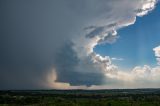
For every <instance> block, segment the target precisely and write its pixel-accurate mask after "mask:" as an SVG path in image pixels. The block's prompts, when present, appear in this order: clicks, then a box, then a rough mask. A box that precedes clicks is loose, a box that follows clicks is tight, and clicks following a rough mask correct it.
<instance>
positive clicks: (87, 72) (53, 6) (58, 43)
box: [0, 0, 159, 89]
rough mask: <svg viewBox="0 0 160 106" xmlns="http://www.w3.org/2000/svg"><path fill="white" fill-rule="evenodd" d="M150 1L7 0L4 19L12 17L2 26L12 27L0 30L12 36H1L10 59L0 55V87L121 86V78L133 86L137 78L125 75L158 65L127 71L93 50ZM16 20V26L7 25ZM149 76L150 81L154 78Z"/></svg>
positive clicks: (150, 7)
mask: <svg viewBox="0 0 160 106" xmlns="http://www.w3.org/2000/svg"><path fill="white" fill-rule="evenodd" d="M156 3H157V0H58V1H56V0H53V1H50V0H46V1H45V3H44V1H43V0H39V1H36V0H35V1H30V2H25V1H21V0H16V1H13V3H12V4H9V6H10V7H11V9H10V10H8V11H10V13H8V15H7V16H6V17H7V18H6V20H7V19H9V18H8V16H9V17H13V18H11V19H10V20H9V21H8V20H7V21H5V22H6V23H8V27H9V28H8V27H7V28H8V29H12V30H10V33H11V34H8V32H5V30H4V33H2V32H1V33H2V34H1V35H7V36H10V35H13V36H16V38H15V39H9V40H8V41H7V42H11V46H8V45H7V48H8V49H7V50H8V52H10V53H12V52H13V51H14V52H13V53H12V55H9V56H11V58H10V59H9V61H10V60H11V59H12V61H11V63H10V64H7V62H5V61H3V58H4V56H6V57H8V55H7V54H5V53H4V54H3V53H2V55H0V57H3V58H2V60H0V63H3V64H2V65H3V67H0V68H1V74H0V84H1V85H2V86H3V87H2V88H3V89H6V88H22V86H23V88H27V87H28V88H30V87H31V88H40V87H41V88H66V89H69V88H71V89H72V88H79V87H82V88H91V89H93V88H99V86H101V85H104V87H105V88H111V87H112V88H113V87H120V86H121V87H123V85H121V83H122V82H124V84H126V86H133V87H135V86H138V84H137V85H136V84H132V85H130V82H128V81H127V80H126V79H127V78H129V79H130V81H133V82H134V81H135V79H136V78H137V77H136V76H138V75H137V74H139V77H138V78H141V79H146V78H143V77H141V74H142V75H143V73H145V72H150V71H151V70H153V71H151V72H150V73H151V77H150V80H151V79H152V78H153V77H152V76H156V77H157V75H158V74H155V73H158V72H159V71H158V70H159V68H158V66H157V67H155V68H148V67H149V66H148V67H146V66H145V67H138V68H135V69H134V71H133V72H132V71H131V72H123V71H120V70H119V69H118V67H117V66H116V65H114V64H113V63H112V58H111V57H109V56H105V57H103V56H101V55H99V54H97V53H95V52H94V47H95V46H96V45H100V44H103V43H114V42H116V40H117V39H118V38H119V36H118V35H117V30H118V29H120V28H123V27H126V26H128V25H132V24H134V23H135V21H136V17H137V16H143V15H146V14H147V13H148V12H150V11H152V10H153V9H154V8H155V4H156ZM6 4H7V3H6V2H5V3H2V4H0V5H4V6H2V7H3V8H4V9H2V10H6V9H8V6H6V7H5V5H6ZM34 4H36V5H34ZM35 6H37V8H35ZM28 7H29V8H28ZM2 10H0V11H2ZM2 13H3V15H4V16H5V15H6V14H4V12H2ZM26 17H27V18H26ZM24 20H25V21H24ZM2 23H4V22H3V19H2ZM6 23H5V24H6ZM17 23H18V26H17V27H14V28H13V26H15V25H17ZM10 24H11V25H10ZM2 25H3V24H2ZM22 26H23V27H22ZM7 28H6V30H7ZM33 28H35V30H34V31H33ZM26 29H27V30H26ZM24 38H25V39H24ZM19 39H21V40H19ZM28 42H29V43H28ZM2 43H3V42H2ZM12 43H13V45H12ZM0 46H1V45H0ZM2 48H4V47H2ZM21 50H22V51H21ZM24 51H29V52H27V53H26V52H24ZM156 51H157V49H156ZM156 53H157V52H156ZM28 57H30V58H31V59H30V58H28ZM157 59H158V60H159V56H157ZM13 60H14V61H15V62H14V61H13ZM12 62H13V63H12ZM17 64H18V65H17ZM8 66H9V67H10V68H12V67H13V68H12V69H10V68H8ZM26 67H27V68H26ZM52 67H53V70H54V72H53V70H51V68H52ZM140 70H141V71H140ZM142 70H143V71H142ZM149 70H150V71H149ZM147 75H148V73H147ZM6 76H8V77H6ZM17 76H18V77H17ZM148 76H150V75H148ZM125 78H126V79H125ZM157 78H158V77H157ZM19 79H21V80H19ZM152 81H154V82H156V81H157V79H154V80H152ZM119 82H120V83H119ZM156 83H157V82H156ZM127 84H128V85H127ZM98 85H99V86H98ZM76 86H77V87H76ZM88 86H90V87H88ZM101 87H102V86H101Z"/></svg>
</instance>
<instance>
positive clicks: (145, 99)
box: [0, 89, 160, 106]
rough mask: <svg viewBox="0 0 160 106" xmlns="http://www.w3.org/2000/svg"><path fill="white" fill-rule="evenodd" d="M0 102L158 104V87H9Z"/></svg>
mask: <svg viewBox="0 0 160 106" xmlns="http://www.w3.org/2000/svg"><path fill="white" fill-rule="evenodd" d="M0 106H160V89H113V90H8V91H0Z"/></svg>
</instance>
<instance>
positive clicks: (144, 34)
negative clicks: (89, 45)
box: [94, 5, 160, 69]
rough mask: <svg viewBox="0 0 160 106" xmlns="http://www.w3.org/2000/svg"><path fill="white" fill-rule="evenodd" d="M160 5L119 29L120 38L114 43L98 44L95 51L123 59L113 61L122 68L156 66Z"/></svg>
mask: <svg viewBox="0 0 160 106" xmlns="http://www.w3.org/2000/svg"><path fill="white" fill-rule="evenodd" d="M159 19H160V5H157V7H156V9H155V10H154V11H152V12H151V13H150V14H148V15H146V16H143V17H137V20H136V23H135V24H133V25H131V26H128V27H126V28H122V29H120V30H119V31H118V35H119V36H120V37H119V39H118V40H117V41H116V42H115V43H114V44H103V45H98V46H96V47H95V48H94V50H95V52H97V53H99V54H101V55H103V56H106V55H107V56H110V57H116V58H123V59H124V60H123V61H113V63H115V64H116V65H118V66H119V67H120V68H121V69H128V68H129V69H130V68H133V67H135V66H143V65H150V66H155V65H156V64H157V61H156V59H155V55H154V52H153V48H154V47H157V46H158V45H159V44H160V35H159V34H160V21H159Z"/></svg>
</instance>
